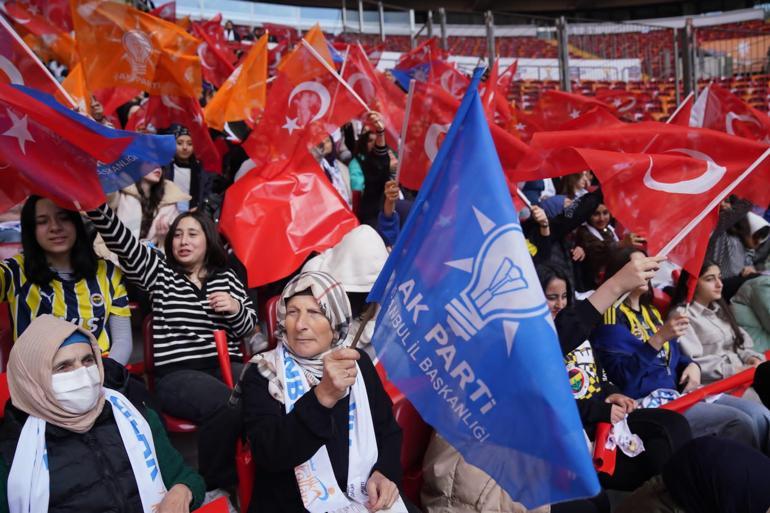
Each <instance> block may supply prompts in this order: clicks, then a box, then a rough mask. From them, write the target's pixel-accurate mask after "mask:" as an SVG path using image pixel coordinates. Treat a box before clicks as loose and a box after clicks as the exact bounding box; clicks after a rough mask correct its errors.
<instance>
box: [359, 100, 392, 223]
mask: <svg viewBox="0 0 770 513" xmlns="http://www.w3.org/2000/svg"><path fill="white" fill-rule="evenodd" d="M353 157H354V158H353V160H352V161H351V163H350V167H351V175H352V177H353V176H356V175H357V174H358V172H359V171H358V169H356V167H359V168H360V172H361V174H363V177H364V183H363V187H364V192H363V194H361V204H360V206H359V208H358V219H359V220H360V221H361V222H362V223H364V224H368V225H369V226H372V227H376V226H377V215H378V214H379V212H380V208H381V207H382V203H383V200H384V195H385V183H386V182H387V181H388V180H390V177H391V165H390V164H391V162H390V160H391V158H390V153H389V151H388V146H387V145H386V143H385V122H384V121H383V119H382V116H381V115H380V114H378V113H376V112H370V113H369V114H368V115H367V119H366V123H365V124H364V131H363V132H362V133H361V136H360V137H359V139H358V145H357V147H356V151H355V155H354V156H353ZM354 181H355V180H354Z"/></svg>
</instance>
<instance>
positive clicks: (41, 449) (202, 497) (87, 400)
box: [0, 22, 770, 513]
mask: <svg viewBox="0 0 770 513" xmlns="http://www.w3.org/2000/svg"><path fill="white" fill-rule="evenodd" d="M225 34H226V35H227V37H228V38H240V37H241V36H240V35H239V34H238V32H237V31H234V30H233V27H232V24H231V23H229V22H228V25H226V26H225ZM142 101H145V100H144V99H142V98H138V99H136V100H132V101H131V102H129V104H127V105H126V106H125V107H126V108H125V109H123V112H125V113H126V115H127V116H128V117H127V119H126V120H123V121H122V122H119V124H125V123H127V122H128V119H129V118H130V115H131V113H132V112H133V111H135V109H132V107H135V106H136V105H137V104H138V103H140V102H142ZM204 101H205V99H204ZM90 115H91V117H92V118H93V119H95V120H97V121H99V122H101V123H103V124H105V125H107V124H112V123H113V122H115V121H119V120H113V121H110V120H108V119H107V118H106V117H105V116H104V112H103V109H102V106H101V105H100V104H99V102H98V101H96V100H94V102H93V103H92V104H91V109H90ZM159 128H161V131H164V132H165V133H169V134H173V136H174V137H175V139H176V144H177V150H176V154H175V156H174V159H173V161H172V162H169V163H168V164H167V165H166V166H163V167H162V168H158V169H155V170H153V171H152V172H150V173H149V174H147V175H145V176H144V177H142V178H141V180H139V181H138V182H137V183H136V184H134V185H131V186H129V187H127V188H125V189H123V190H121V191H119V192H116V193H113V194H111V195H110V197H109V199H108V202H107V203H106V204H104V205H102V206H100V207H99V208H96V209H94V210H91V211H88V212H75V211H70V210H65V209H63V208H61V207H60V206H58V205H56V204H55V203H54V202H53V201H51V200H50V199H48V198H45V197H39V196H30V197H29V198H28V199H27V200H26V201H25V202H24V203H23V205H20V207H19V208H17V209H16V210H14V211H12V213H11V214H10V216H11V217H9V218H7V217H4V218H3V219H12V218H13V212H17V213H18V222H19V226H20V233H19V241H20V243H21V247H22V251H21V253H19V254H18V255H16V256H13V257H11V258H8V259H6V260H4V261H0V302H3V303H5V305H3V307H7V308H9V311H10V320H11V325H12V336H13V341H14V342H13V347H12V350H11V354H10V359H9V361H8V362H7V363H6V365H5V369H6V372H7V379H8V387H9V391H10V401H8V403H7V404H6V407H5V412H4V417H3V422H2V425H1V426H0V513H2V512H3V511H10V512H11V513H17V512H22V511H23V512H43V511H62V512H63V511H84V512H85V511H94V512H96V511H98V512H105V511H144V512H150V511H157V512H158V513H178V512H187V511H192V510H194V509H196V508H198V507H200V506H201V505H202V504H205V503H208V502H211V501H212V500H214V499H216V498H219V497H223V496H225V497H227V496H228V495H232V492H233V491H234V489H235V486H236V484H237V479H238V476H237V474H236V468H235V452H236V446H237V444H238V442H239V440H243V441H246V442H247V443H248V447H249V448H250V450H251V452H252V455H253V461H254V468H255V470H254V471H255V476H254V478H255V479H254V488H253V495H252V499H251V501H250V506H249V509H248V511H251V512H280V511H292V512H293V511H310V512H312V513H315V512H325V511H364V510H368V511H380V510H388V511H394V512H405V511H410V512H412V511H419V509H418V507H420V504H421V507H422V510H423V511H426V512H433V513H438V512H445V511H463V512H464V511H467V512H487V511H496V512H498V511H499V512H508V511H517V512H518V511H524V510H525V508H524V507H523V506H522V505H520V504H517V503H515V502H514V501H513V500H512V499H511V498H510V497H509V496H508V495H507V494H506V493H505V491H503V490H502V489H501V488H500V487H498V486H497V485H496V484H495V483H494V481H492V480H491V479H490V478H489V476H487V475H486V474H485V473H484V472H483V471H482V470H481V469H479V468H477V467H474V466H473V465H470V464H468V463H466V462H465V461H464V460H463V459H462V456H461V455H460V454H459V453H458V452H457V451H456V450H455V449H454V448H452V447H451V445H449V444H448V443H447V442H446V441H444V440H443V439H442V438H441V437H440V436H439V435H438V434H434V435H433V437H432V439H431V441H430V445H429V447H428V450H427V453H426V455H425V460H424V463H423V468H424V481H425V482H424V487H423V490H422V494H421V497H420V498H419V500H417V499H415V498H414V497H406V496H404V494H402V493H401V492H400V481H401V475H402V469H401V464H400V459H399V457H400V452H401V443H402V432H401V428H400V427H399V425H398V423H397V422H396V420H395V418H394V414H393V408H392V402H391V399H390V397H389V396H388V394H387V392H386V391H385V388H384V386H383V383H382V382H381V380H380V378H379V376H378V373H377V371H376V370H375V366H374V363H373V362H375V363H376V354H375V351H374V350H373V348H372V346H371V337H372V333H373V332H374V324H375V323H376V316H375V315H373V313H374V311H375V309H376V305H369V304H367V303H366V296H367V293H368V292H369V290H370V289H371V287H372V286H373V284H374V282H375V280H376V278H377V276H378V275H379V273H380V271H381V269H382V267H383V265H384V263H385V260H386V259H387V256H388V251H389V248H391V247H392V246H393V245H394V244H395V242H396V240H397V239H398V237H399V232H400V229H401V227H402V226H403V223H404V221H405V220H406V218H407V217H408V215H409V209H410V206H411V200H412V199H413V198H414V196H415V193H416V192H417V191H412V190H407V189H405V188H403V187H401V186H400V185H399V183H398V181H397V180H396V169H397V166H398V160H397V157H396V154H397V148H390V147H388V145H387V143H386V138H385V120H384V119H383V117H382V116H381V115H380V114H379V113H377V112H368V113H367V114H366V115H365V116H364V118H363V119H362V121H361V122H358V121H356V122H354V123H349V124H347V125H345V126H344V127H342V128H341V129H340V130H337V131H335V132H334V133H330V134H327V136H326V137H325V138H324V139H323V140H322V141H321V142H320V144H318V145H317V146H315V147H313V148H311V153H312V154H313V156H314V157H315V159H316V161H317V162H318V166H319V169H320V170H321V171H322V172H323V174H324V175H325V176H326V178H327V179H328V180H329V183H330V184H331V186H332V187H333V188H334V189H335V190H336V191H337V192H338V193H339V195H340V196H341V197H342V199H343V200H344V201H345V202H346V203H347V205H348V206H349V207H350V208H351V209H353V210H354V211H355V213H356V215H357V216H358V219H359V221H360V223H361V224H360V226H359V227H357V228H355V229H353V230H352V231H351V232H349V233H348V234H347V235H346V236H345V237H344V238H343V240H342V242H340V243H339V244H338V245H336V246H335V247H333V248H331V249H329V250H326V251H324V252H322V253H319V254H314V255H312V256H311V257H310V258H308V260H307V261H306V263H305V265H304V266H303V267H302V268H300V269H297V270H295V272H294V273H293V274H292V275H291V276H288V277H286V278H285V279H282V280H280V281H278V282H276V283H272V284H269V285H266V286H263V287H261V288H260V289H259V290H256V289H249V288H248V287H246V286H245V285H244V283H247V282H248V280H247V273H248V271H247V270H246V269H245V268H244V266H243V265H242V264H241V263H240V262H238V259H237V258H236V256H235V255H234V253H233V251H232V250H231V248H230V247H229V245H228V244H227V241H225V240H223V238H222V237H221V236H220V234H219V232H218V228H217V222H218V215H219V208H220V206H221V204H222V196H223V194H224V191H225V190H226V189H227V187H228V186H229V185H231V184H232V183H234V182H235V181H236V180H238V179H240V178H241V177H242V176H243V175H244V174H245V173H246V172H248V171H249V170H250V169H251V168H252V167H253V166H250V163H249V160H248V158H247V156H246V155H245V152H244V151H243V150H242V149H241V148H240V147H239V146H238V145H235V144H232V143H229V144H230V146H229V150H228V152H227V154H226V155H224V158H223V162H224V163H225V165H224V166H223V173H222V175H221V176H219V175H215V174H214V173H211V172H210V170H206V169H204V167H203V165H202V163H201V161H200V160H198V159H197V158H196V153H195V147H194V144H193V139H192V137H191V135H190V131H189V130H188V128H187V127H184V126H181V125H171V126H169V127H159ZM219 135H220V136H221V135H222V134H219ZM519 187H520V190H521V191H523V193H524V194H525V195H526V196H527V198H528V199H529V201H530V203H531V206H529V207H527V208H525V209H524V210H522V211H521V212H520V221H521V223H522V226H523V229H524V232H525V234H526V237H527V240H528V242H529V248H530V254H531V256H532V259H533V261H534V263H535V264H536V268H537V272H538V276H539V278H540V282H541V285H542V288H543V291H544V294H545V300H546V302H547V304H548V307H549V310H550V313H551V317H552V320H553V322H554V325H555V327H556V331H557V335H558V339H559V343H560V346H561V350H562V355H563V359H564V365H565V373H566V375H567V377H568V379H569V382H570V385H571V387H572V391H573V394H574V398H575V401H576V404H577V409H578V412H579V414H580V419H581V421H582V424H583V428H584V430H585V434H586V439H587V442H588V444H589V445H590V446H593V444H594V442H595V440H596V438H597V429H598V427H599V426H600V425H601V424H612V425H622V424H624V423H625V425H626V427H627V428H628V429H629V430H630V431H631V432H632V433H633V434H635V435H637V436H638V437H639V439H640V440H641V441H642V442H643V446H644V449H643V451H642V452H639V451H638V450H619V451H618V459H617V463H616V469H615V471H614V473H612V474H611V475H610V474H608V473H600V474H599V478H600V482H601V484H602V487H603V490H602V492H601V493H600V494H599V495H598V496H596V497H593V498H590V499H584V500H578V501H572V502H569V503H562V504H555V505H551V506H544V507H543V508H539V509H538V511H548V510H550V511H553V512H555V513H556V512H583V511H585V512H588V511H593V512H609V511H610V510H611V506H610V500H609V496H608V494H607V493H606V491H607V490H618V491H623V492H629V493H630V496H628V497H627V498H626V499H625V500H623V501H622V502H621V503H620V504H614V506H613V507H614V508H615V510H616V511H623V512H634V511H638V512H642V511H644V512H648V511H671V512H681V511H684V512H687V513H696V512H697V513H702V512H709V511H714V512H728V511H735V512H738V511H741V512H752V513H753V512H758V513H759V512H763V513H764V512H765V511H767V510H768V508H770V489H768V487H766V486H765V485H764V482H763V479H762V478H761V476H763V475H764V472H766V471H767V470H768V469H770V460H768V456H770V411H769V410H768V406H770V364H767V363H766V358H765V355H764V351H766V350H768V349H770V276H768V275H767V274H764V273H765V270H766V269H767V270H768V271H770V268H769V267H768V266H770V238H769V237H768V235H769V234H770V223H768V222H767V221H766V220H765V217H767V216H768V212H770V211H768V210H767V209H766V207H767V205H752V204H750V203H748V202H747V201H745V200H743V199H740V198H736V197H731V198H729V200H727V201H725V202H724V203H723V204H722V206H721V207H720V222H719V226H718V228H717V230H716V231H715V232H714V233H713V234H712V236H711V240H710V243H709V248H708V252H707V256H706V260H705V263H704V265H703V268H702V271H701V273H700V275H699V276H697V277H689V276H688V275H687V273H686V272H685V271H681V270H675V271H674V272H673V273H672V267H671V266H666V265H665V264H664V262H663V259H662V258H659V257H655V256H648V255H647V254H646V251H645V250H646V240H645V237H644V234H636V233H630V232H628V231H627V230H625V229H624V228H623V227H622V226H621V225H620V224H619V223H617V222H616V221H615V220H614V219H613V217H612V212H610V211H609V209H608V207H607V205H606V204H605V202H604V198H603V195H602V189H601V184H600V183H599V182H598V180H597V179H596V178H595V177H594V176H593V174H592V173H591V172H590V171H584V172H582V173H577V174H573V175H568V176H565V177H562V178H555V179H546V180H540V181H533V182H527V183H520V184H519ZM763 216H764V217H763ZM11 231H12V230H11ZM0 235H2V236H3V239H4V240H13V234H11V233H9V231H8V230H4V231H2V232H0ZM274 257H275V258H281V255H274ZM689 279H696V280H697V285H696V287H695V292H694V296H693V298H692V301H689V302H688V300H687V295H686V290H687V283H688V281H689ZM653 288H658V289H662V290H663V291H665V293H666V294H668V295H669V296H670V307H668V308H666V309H665V311H663V310H660V309H658V308H657V307H656V306H655V304H654V302H653ZM274 295H277V296H278V301H277V307H276V309H277V329H276V332H275V333H274V334H273V335H274V337H275V339H276V340H277V344H276V345H275V346H272V347H267V346H268V344H266V343H265V339H266V336H267V335H268V334H267V333H266V332H265V330H266V325H265V324H264V319H258V318H257V311H258V308H257V305H258V304H261V303H264V302H265V301H266V299H268V298H269V297H270V296H274ZM130 306H133V307H134V308H133V312H132V308H131V307H130ZM132 315H133V316H134V318H135V320H136V321H138V322H135V323H134V325H133V326H132V322H131V317H132ZM144 319H147V320H146V322H147V323H148V324H149V326H150V328H151V329H150V330H149V331H150V332H151V337H152V342H151V345H152V359H153V370H152V372H153V378H154V379H153V380H152V385H153V386H152V387H151V389H147V388H146V387H145V385H144V383H143V382H141V381H138V380H137V379H136V378H135V377H132V376H130V374H129V372H128V370H127V368H126V365H127V364H129V363H130V362H131V361H132V355H133V354H134V348H135V347H138V346H139V341H138V340H135V337H134V334H135V333H136V331H137V330H136V329H135V327H136V326H137V325H139V323H140V322H141V321H142V320H144ZM217 330H222V331H224V332H225V333H226V336H227V353H228V355H229V358H230V367H231V376H230V377H231V378H232V381H233V382H235V383H236V384H237V385H236V387H235V389H234V390H231V389H230V388H229V387H228V386H227V385H226V384H225V383H226V381H228V380H227V379H226V378H225V376H223V370H222V368H221V366H220V360H219V354H218V352H217V346H216V343H215V340H214V333H215V331H217ZM354 341H355V343H354ZM351 346H354V347H355V348H352V347H351ZM266 349H267V350H266ZM747 368H756V372H755V377H754V381H753V383H752V386H751V387H750V388H748V389H747V390H746V392H745V393H744V394H743V395H742V397H735V396H732V395H729V394H723V395H720V396H717V397H713V398H710V399H708V400H706V401H702V402H699V403H697V404H695V405H694V406H692V407H691V408H689V409H687V410H686V411H685V412H683V413H677V412H675V411H672V410H668V409H662V408H660V406H662V405H664V404H666V403H667V402H669V401H672V400H675V399H677V398H678V397H681V396H682V395H683V394H686V393H687V392H690V391H692V390H695V389H697V388H698V387H700V386H702V385H704V384H708V383H712V382H715V381H718V380H720V379H723V378H727V377H730V376H733V375H735V374H736V373H739V372H741V371H743V370H745V369H747ZM160 414H166V415H170V416H173V417H176V418H180V419H185V420H187V421H189V422H191V423H193V424H195V425H196V426H197V436H198V444H197V451H196V452H197V465H196V466H195V467H196V469H195V470H194V469H193V468H191V467H190V466H188V465H187V464H185V462H184V459H183V457H182V456H181V454H180V453H179V452H178V451H177V449H175V448H174V446H173V445H172V443H171V442H170V440H169V437H168V435H167V433H166V431H165V429H164V423H163V422H164V421H163V416H162V415H160ZM726 462H730V464H728V465H724V464H725V463H726ZM524 478H525V476H522V479H524ZM231 499H232V501H231V505H230V507H231V508H233V507H234V505H233V503H234V502H235V500H234V497H231ZM418 503H420V504H418ZM346 508H347V509H346Z"/></svg>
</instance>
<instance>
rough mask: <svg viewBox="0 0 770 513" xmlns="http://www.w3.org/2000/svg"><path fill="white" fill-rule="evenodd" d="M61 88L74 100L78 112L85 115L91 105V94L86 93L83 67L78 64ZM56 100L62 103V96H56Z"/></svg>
mask: <svg viewBox="0 0 770 513" xmlns="http://www.w3.org/2000/svg"><path fill="white" fill-rule="evenodd" d="M61 86H62V87H63V88H64V90H65V91H67V93H68V94H69V95H70V96H71V97H72V99H73V100H75V104H76V105H77V107H78V110H79V111H80V112H81V113H83V114H85V113H87V112H88V107H89V105H90V104H91V94H90V93H89V92H88V85H87V84H86V77H85V75H84V74H83V66H82V65H81V64H80V63H78V65H77V66H75V67H74V68H72V69H71V70H70V72H69V74H68V75H67V78H65V79H64V82H62V84H61ZM56 99H57V100H59V101H60V102H62V103H64V102H63V101H62V100H63V99H64V96H63V95H62V94H61V93H57V94H56Z"/></svg>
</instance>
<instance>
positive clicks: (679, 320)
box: [656, 313, 690, 350]
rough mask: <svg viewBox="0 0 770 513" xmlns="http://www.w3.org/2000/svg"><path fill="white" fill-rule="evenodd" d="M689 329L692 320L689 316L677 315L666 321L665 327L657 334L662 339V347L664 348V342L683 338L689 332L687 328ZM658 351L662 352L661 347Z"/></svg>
mask: <svg viewBox="0 0 770 513" xmlns="http://www.w3.org/2000/svg"><path fill="white" fill-rule="evenodd" d="M689 327H690V319H689V318H688V317H687V315H685V314H683V313H675V314H674V315H672V316H671V317H669V318H668V319H667V320H666V322H665V323H664V324H663V326H661V327H660V329H658V331H657V333H656V335H659V336H660V339H661V343H660V346H661V347H662V346H663V342H666V341H667V340H671V339H674V338H678V337H681V336H682V335H684V334H685V333H686V332H687V328H689ZM657 349H658V350H660V347H658V348H657Z"/></svg>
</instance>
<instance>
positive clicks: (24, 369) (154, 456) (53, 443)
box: [0, 315, 204, 513]
mask: <svg viewBox="0 0 770 513" xmlns="http://www.w3.org/2000/svg"><path fill="white" fill-rule="evenodd" d="M103 385H104V367H103V365H102V360H101V356H100V351H99V346H98V345H97V344H96V339H95V338H94V337H93V335H92V334H91V333H89V332H87V331H85V330H84V329H82V328H79V327H77V326H75V325H74V324H72V323H70V322H67V321H64V320H62V319H58V318H56V317H54V316H52V315H42V316H40V317H38V318H36V319H35V320H34V321H32V323H31V324H30V325H29V327H28V328H27V329H26V330H25V331H24V333H22V334H21V336H20V337H19V338H18V340H17V341H16V343H15V344H14V346H13V349H12V350H11V356H10V358H9V361H8V388H9V391H10V394H11V402H10V403H9V404H8V405H7V406H6V409H5V417H4V419H3V424H2V428H1V429H0V511H10V513H45V512H50V513H59V512H62V513H63V512H69V511H78V512H83V513H104V512H108V511H131V512H144V513H188V512H189V511H191V510H192V509H195V508H196V507H197V506H199V505H200V503H201V502H202V499H203V493H204V484H203V478H201V477H200V476H199V475H198V474H196V473H195V472H194V471H192V470H191V469H190V468H188V467H186V466H185V465H184V462H183V460H182V456H181V455H180V454H179V453H178V452H177V451H176V450H175V449H174V448H173V447H172V446H171V443H170V442H169V440H168V437H167V436H166V432H165V431H164V429H163V425H162V424H161V422H160V419H159V418H158V416H157V414H155V413H154V412H153V411H152V410H150V409H148V408H146V407H145V406H144V405H139V407H138V408H137V406H135V405H133V404H132V403H131V402H130V401H129V400H128V399H127V398H126V397H125V396H124V395H123V394H121V393H120V392H119V391H117V390H114V389H112V388H108V387H105V386H103ZM6 484H7V488H6Z"/></svg>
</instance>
